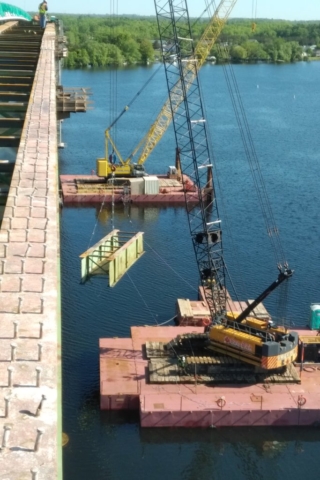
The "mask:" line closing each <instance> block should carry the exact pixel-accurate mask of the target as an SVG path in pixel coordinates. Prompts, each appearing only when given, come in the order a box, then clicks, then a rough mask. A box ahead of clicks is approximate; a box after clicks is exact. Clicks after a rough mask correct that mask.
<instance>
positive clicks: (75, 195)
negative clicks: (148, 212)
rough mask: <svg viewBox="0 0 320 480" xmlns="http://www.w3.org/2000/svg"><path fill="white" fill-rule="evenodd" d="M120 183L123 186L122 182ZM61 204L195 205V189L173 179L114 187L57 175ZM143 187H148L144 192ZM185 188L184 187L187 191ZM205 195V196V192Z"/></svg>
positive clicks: (156, 178)
mask: <svg viewBox="0 0 320 480" xmlns="http://www.w3.org/2000/svg"><path fill="white" fill-rule="evenodd" d="M121 180H122V182H121ZM60 184H61V195H62V202H63V204H75V203H81V204H88V203H89V204H90V203H91V204H95V203H102V202H104V203H111V202H114V203H135V204H164V205H184V204H185V201H186V200H185V192H184V188H187V190H188V191H187V192H186V195H187V198H188V203H195V204H196V203H198V202H199V197H198V192H197V190H196V188H195V187H194V186H193V185H192V184H191V183H190V182H188V181H187V184H186V183H185V187H183V185H182V182H181V181H179V180H178V179H176V178H168V176H167V175H152V176H148V177H141V178H127V179H118V178H116V179H115V182H114V185H112V183H111V182H109V183H106V182H105V181H104V179H103V178H101V177H98V176H97V175H95V174H93V175H60ZM144 184H148V185H147V188H146V186H145V185H144ZM186 185H187V187H186ZM206 193H208V192H206Z"/></svg>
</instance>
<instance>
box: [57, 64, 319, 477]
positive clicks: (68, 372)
mask: <svg viewBox="0 0 320 480" xmlns="http://www.w3.org/2000/svg"><path fill="white" fill-rule="evenodd" d="M155 68H156V67H150V68H142V67H141V68H135V69H123V70H120V71H118V72H117V78H116V81H117V105H115V103H114V95H113V94H112V92H111V88H110V83H111V82H112V81H113V80H112V77H111V75H110V72H108V71H98V72H97V71H92V70H88V71H64V72H63V85H65V86H85V87H91V88H92V92H93V95H92V100H93V102H94V103H93V105H94V108H93V109H92V110H89V111H88V112H87V113H86V114H75V115H72V118H71V119H70V120H67V121H65V122H64V124H63V136H64V138H63V141H64V142H65V143H66V145H67V147H66V148H65V150H63V151H61V153H60V173H74V174H80V173H90V172H91V170H92V169H94V168H95V159H96V158H97V157H100V156H103V154H104V130H105V128H106V127H107V126H108V125H109V124H110V123H111V119H112V115H111V113H110V111H117V112H119V111H120V110H121V109H122V108H123V107H124V106H125V105H127V104H128V103H129V102H130V100H131V99H132V97H133V96H134V94H135V93H136V92H137V91H139V89H140V88H141V87H142V85H143V84H144V82H145V81H146V80H147V79H148V78H149V76H150V75H151V73H152V72H153V71H154V69H155ZM233 69H234V72H235V74H236V78H237V81H238V85H239V90H240V92H241V95H242V101H243V104H244V106H245V112H246V116H247V119H248V123H249V125H250V128H251V134H252V137H253V140H254V144H255V148H256V151H257V154H258V157H259V160H260V166H261V169H262V171H263V175H264V179H265V182H266V186H267V191H268V195H269V198H270V201H271V204H272V207H273V212H274V216H275V219H276V223H277V225H278V227H279V229H280V234H281V239H282V242H283V247H284V250H285V252H286V257H287V260H288V261H289V265H290V267H291V268H293V269H294V270H295V273H294V277H293V278H292V279H291V280H290V284H289V286H288V292H287V293H288V308H287V322H288V323H290V324H293V325H294V324H296V325H304V324H305V323H307V321H308V316H309V305H310V303H312V302H320V288H319V287H320V269H319V267H320V254H319V247H318V244H319V231H320V219H319V187H318V183H319V180H318V179H319V165H320V162H319V160H320V153H319V151H320V149H319V131H320V116H319V111H320V95H319V85H320V62H314V63H299V64H295V65H264V64H262V65H250V66H247V65H246V66H244V65H243V66H242V65H241V66H240V65H239V66H234V67H233ZM201 84H202V89H203V96H204V100H205V106H206V110H207V119H208V125H209V128H210V136H211V140H212V144H213V151H214V155H215V159H216V182H217V184H219V187H220V188H219V189H218V200H219V207H220V213H221V217H222V226H223V232H224V246H225V258H226V262H227V265H228V267H229V270H230V273H231V276H232V278H233V281H234V284H235V285H236V288H237V291H238V292H239V295H240V297H241V298H243V299H246V298H254V297H255V296H256V295H258V294H259V293H260V292H261V291H262V290H263V289H264V288H265V287H266V286H267V285H269V284H270V283H271V282H272V281H273V280H274V279H275V278H276V276H277V268H276V263H275V259H274V256H273V254H272V250H271V247H270V243H269V240H268V237H267V235H266V233H265V227H264V224H263V221H262V215H261V213H260V211H259V204H258V201H257V194H256V192H255V189H254V186H253V182H252V179H251V175H250V172H249V167H248V164H247V161H246V158H245V155H244V151H243V147H242V143H241V141H240V134H239V131H238V128H237V124H236V120H235V117H234V114H233V110H232V106H231V102H230V97H229V94H228V90H227V87H226V82H225V79H224V73H223V68H222V67H220V66H212V65H208V66H205V67H203V69H202V70H201ZM165 98H166V85H165V79H164V74H163V72H160V73H159V74H158V75H157V76H156V77H155V79H154V80H153V82H152V83H150V85H149V86H148V87H147V88H146V89H145V90H144V92H143V93H141V95H140V96H139V97H138V99H137V100H136V102H135V103H134V104H133V105H132V107H131V108H130V110H129V111H128V112H127V113H126V114H125V115H123V117H122V118H121V120H120V121H119V122H118V126H117V129H116V132H115V136H116V141H117V145H118V148H119V150H120V152H121V153H122V155H123V156H126V155H128V154H129V153H130V152H131V150H132V149H133V147H134V146H135V145H136V144H137V143H138V141H139V140H140V139H141V137H142V136H143V134H144V133H145V132H146V131H147V129H148V126H149V125H150V124H151V122H152V121H153V120H154V117H155V115H156V114H157V113H158V111H159V110H160V107H161V105H162V104H163V101H164V99H165ZM172 164H174V139H173V130H172V128H170V129H169V130H168V132H167V133H166V135H165V137H164V138H163V139H162V141H161V142H160V143H159V145H158V146H157V148H156V149H155V151H154V152H153V154H152V155H151V156H150V158H149V159H148V161H147V163H146V168H147V170H148V172H149V173H159V172H163V171H166V170H167V167H168V166H169V165H172ZM114 227H115V228H120V229H121V230H123V231H132V232H133V231H144V232H145V250H146V253H145V254H144V256H143V257H142V258H141V259H140V260H139V262H137V263H136V264H135V266H134V267H133V268H132V269H131V270H130V271H129V273H128V275H126V276H125V277H124V278H123V279H122V280H121V282H120V283H119V284H118V285H117V286H116V287H114V288H113V289H109V288H108V287H107V284H106V281H105V280H102V279H100V280H98V279H95V280H93V281H91V282H90V283H88V284H86V285H80V284H79V271H80V263H79V258H78V256H79V255H80V254H81V253H82V252H83V251H85V250H86V249H87V248H88V247H89V246H91V245H92V244H93V243H95V242H96V241H98V240H99V239H100V238H102V237H103V236H104V235H106V234H107V233H108V232H109V231H110V230H111V229H112V218H111V210H110V207H109V206H101V205H97V206H96V207H83V208H81V207H77V208H71V207H65V208H63V209H62V214H61V246H62V248H61V256H62V312H63V429H64V431H65V432H66V433H67V434H68V435H69V437H70V441H69V443H68V445H67V446H66V447H65V449H64V477H65V479H66V480H74V479H80V480H82V479H87V478H92V480H100V479H101V480H105V479H108V480H109V479H110V480H122V479H141V478H150V479H152V480H157V479H159V480H160V479H161V480H162V479H164V478H168V479H172V480H176V479H183V480H209V479H210V480H211V479H214V480H219V479H222V478H223V479H225V478H230V479H252V480H256V479H266V480H269V479H275V480H277V479H279V480H280V479H281V480H284V479H290V480H295V479H301V478H306V477H307V478H309V479H317V478H318V476H319V475H318V473H317V470H318V469H319V466H320V465H319V463H320V462H319V460H318V450H319V446H320V431H319V430H318V429H316V428H313V429H311V428H308V429H271V428H269V429H260V428H259V429H232V430H230V429H221V430H220V429H219V430H201V431H199V430H175V429H160V430H158V429H156V430H148V429H147V430H141V429H140V427H139V422H138V418H137V415H136V414H134V413H131V414H129V413H123V414H121V415H117V414H114V413H110V412H109V413H106V412H100V410H99V371H98V340H99V338H100V337H107V336H118V337H120V336H125V337H126V336H129V327H130V326H131V325H145V324H150V325H155V324H157V323H162V322H165V321H166V320H168V319H170V318H171V317H172V316H173V315H174V311H175V301H176V298H181V297H182V298H184V297H186V298H194V299H195V298H196V297H197V285H198V275H197V268H196V264H195V260H194V254H193V250H192V245H191V241H190V238H189V233H188V224H187V217H186V213H185V210H184V208H183V207H179V208H153V207H141V208H138V207H136V206H122V205H121V206H117V207H116V211H115V217H114ZM280 298H281V295H277V294H276V293H274V294H272V295H271V296H270V297H269V298H268V299H267V300H266V301H265V305H266V307H267V308H268V309H269V310H270V312H271V313H272V314H273V315H274V316H275V317H277V315H279V309H278V300H279V299H280Z"/></svg>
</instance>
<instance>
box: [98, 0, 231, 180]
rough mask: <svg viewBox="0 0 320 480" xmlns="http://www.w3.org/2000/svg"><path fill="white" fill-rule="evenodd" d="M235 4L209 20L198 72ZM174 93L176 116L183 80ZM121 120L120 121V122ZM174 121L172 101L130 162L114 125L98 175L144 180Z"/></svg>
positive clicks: (225, 2)
mask: <svg viewBox="0 0 320 480" xmlns="http://www.w3.org/2000/svg"><path fill="white" fill-rule="evenodd" d="M236 3H237V0H221V2H220V4H219V5H218V7H217V9H216V11H215V13H214V15H213V16H212V18H211V19H210V22H209V24H208V26H207V27H206V29H205V31H204V33H203V35H202V36H201V38H200V40H199V42H198V43H197V46H196V48H195V56H196V57H197V70H199V69H200V68H201V67H202V65H203V64H204V62H205V61H206V58H207V57H208V55H209V54H210V51H211V49H212V47H213V45H214V44H215V42H216V40H217V38H218V37H219V35H220V33H221V31H222V29H223V27H224V25H225V23H226V22H227V20H228V18H229V15H230V13H231V11H232V9H233V7H234V6H235V4H236ZM185 69H186V70H187V71H189V72H193V73H192V75H194V77H195V75H196V73H195V70H194V69H192V68H191V69H190V66H189V65H188V64H186V65H185ZM194 77H193V78H194ZM193 78H191V77H190V76H189V80H190V83H189V85H190V86H191V85H192V80H193ZM174 93H175V95H176V96H178V98H179V97H180V101H178V102H177V105H176V108H175V110H174V111H173V113H175V112H176V110H177V109H178V106H179V105H180V103H181V102H182V100H183V94H182V90H181V81H180V80H178V82H177V84H176V87H175V92H174ZM126 110H128V107H125V109H124V111H126ZM120 116H121V115H120ZM120 116H119V117H118V118H120ZM171 121H172V113H171V107H170V100H169V99H168V100H167V101H166V102H165V104H164V105H163V107H162V109H161V111H160V113H159V115H158V116H157V118H156V120H155V122H154V123H153V124H152V125H151V127H150V129H149V131H148V133H147V134H146V135H145V136H144V137H143V138H142V140H141V141H140V142H139V144H138V145H137V147H136V148H135V149H134V150H133V152H132V153H131V154H130V155H129V157H128V158H127V159H123V158H122V156H121V154H120V152H119V150H118V149H117V147H116V145H115V142H114V141H113V139H112V137H111V134H110V130H111V128H112V127H113V125H114V124H115V122H113V123H112V125H111V126H110V127H109V128H107V130H106V131H105V142H106V145H105V158H98V159H97V164H96V171H97V175H98V176H99V177H107V178H108V177H110V176H111V175H112V174H114V175H115V176H118V177H119V176H121V177H140V176H143V175H144V173H145V170H144V163H145V161H146V160H147V158H148V157H149V155H150V153H151V152H152V151H153V149H154V148H155V146H156V145H157V144H158V142H159V141H160V140H161V138H162V136H163V135H164V133H165V132H166V130H167V129H168V127H169V125H170V123H171ZM139 151H141V153H140V156H139V158H138V159H137V161H136V162H135V163H134V162H133V161H132V159H133V157H135V156H136V155H137V154H138V152H139ZM114 155H115V156H116V159H117V161H118V162H119V163H118V164H115V161H114Z"/></svg>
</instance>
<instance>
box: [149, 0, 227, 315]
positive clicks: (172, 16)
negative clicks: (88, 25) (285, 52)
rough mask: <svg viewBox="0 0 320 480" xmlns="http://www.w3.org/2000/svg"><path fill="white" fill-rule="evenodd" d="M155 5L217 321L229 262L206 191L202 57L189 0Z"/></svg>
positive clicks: (201, 263)
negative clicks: (196, 44)
mask: <svg viewBox="0 0 320 480" xmlns="http://www.w3.org/2000/svg"><path fill="white" fill-rule="evenodd" d="M155 6H156V12H157V21H158V28H159V34H160V41H161V44H164V42H166V44H167V45H171V47H170V48H169V50H168V51H167V52H166V53H165V54H164V69H165V73H166V80H167V87H168V93H169V106H170V109H171V114H172V117H173V123H174V132H175V137H176V144H177V149H178V153H179V156H180V163H181V170H182V172H183V175H184V177H183V178H184V183H185V185H186V179H189V180H190V181H191V183H192V184H193V185H195V186H196V192H197V195H198V203H197V204H196V205H195V204H194V203H193V204H191V203H190V202H189V200H188V197H187V195H186V196H185V199H186V209H187V213H188V220H189V228H190V233H191V238H192V242H193V247H194V251H195V254H196V259H197V264H198V268H199V273H200V279H201V283H202V285H203V286H204V287H205V293H206V297H207V301H208V304H209V305H210V307H211V309H212V312H213V317H215V318H216V319H218V318H220V317H221V316H223V314H224V311H225V305H226V289H225V266H224V260H223V254H222V238H221V229H220V219H219V213H218V208H217V204H216V202H215V200H213V201H211V202H207V201H206V200H205V198H204V195H203V193H204V191H207V190H208V189H209V188H210V187H211V188H212V185H213V184H212V166H213V165H212V164H213V161H212V160H213V158H212V152H211V151H210V149H209V144H208V133H207V125H206V119H205V115H204V108H203V104H202V99H201V95H200V86H199V78H198V63H199V61H200V62H201V61H202V58H200V60H199V58H198V55H197V54H196V51H195V49H194V46H193V39H192V34H191V28H190V22H189V15H188V11H187V6H186V4H185V2H184V1H180V0H172V1H170V2H167V0H155ZM174 9H176V10H177V11H176V12H173V10H174ZM174 113H177V115H174ZM185 190H186V188H185Z"/></svg>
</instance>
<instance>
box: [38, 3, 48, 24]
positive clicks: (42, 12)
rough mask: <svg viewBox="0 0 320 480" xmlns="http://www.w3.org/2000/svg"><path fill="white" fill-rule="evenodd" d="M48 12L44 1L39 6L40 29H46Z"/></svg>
mask: <svg viewBox="0 0 320 480" xmlns="http://www.w3.org/2000/svg"><path fill="white" fill-rule="evenodd" d="M47 11H48V4H47V2H46V0H44V2H41V3H40V4H39V22H40V27H41V28H46V20H47V18H46V13H47Z"/></svg>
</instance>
